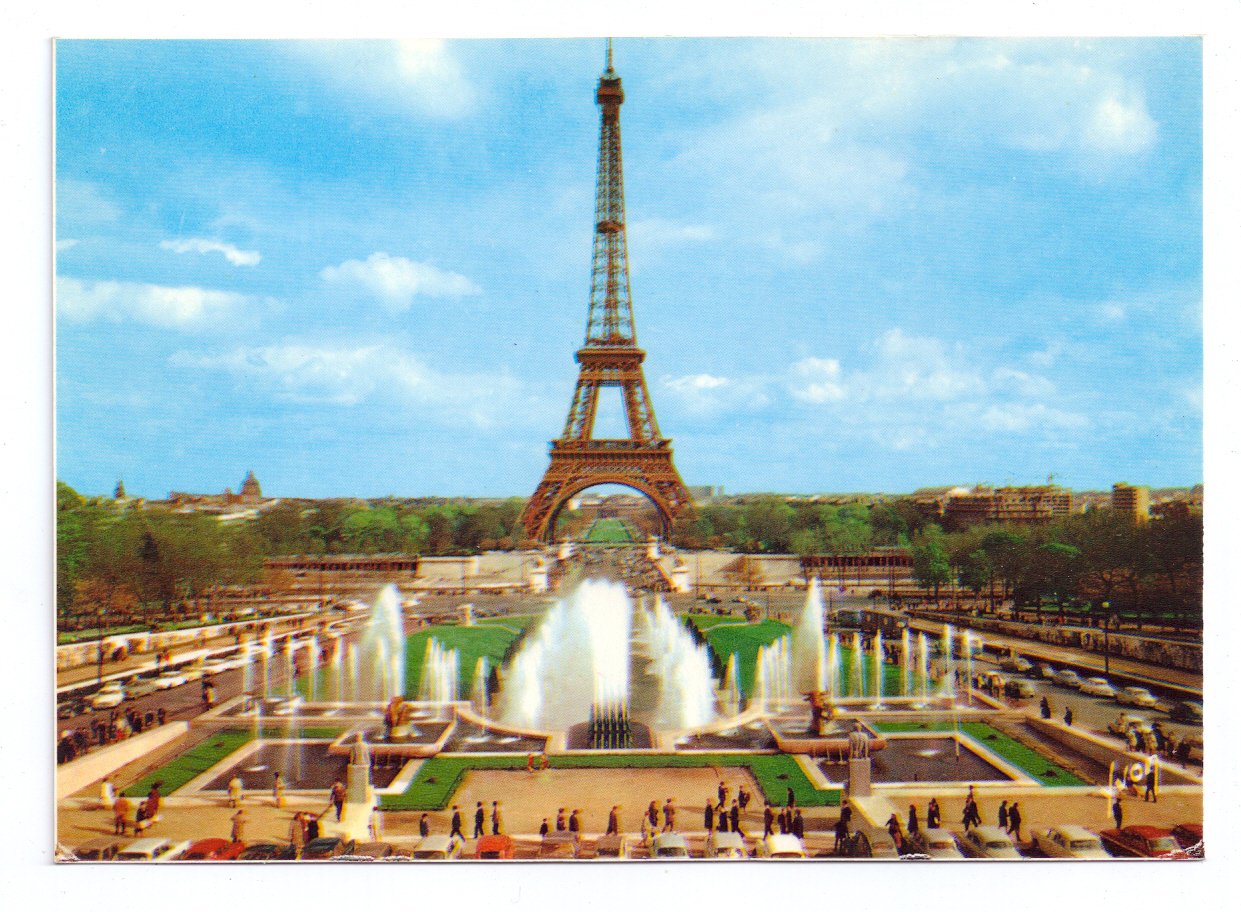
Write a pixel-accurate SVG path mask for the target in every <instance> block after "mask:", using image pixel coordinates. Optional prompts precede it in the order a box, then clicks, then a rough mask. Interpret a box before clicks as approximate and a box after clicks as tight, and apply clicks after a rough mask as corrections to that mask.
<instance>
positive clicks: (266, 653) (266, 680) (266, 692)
mask: <svg viewBox="0 0 1241 912" xmlns="http://www.w3.org/2000/svg"><path fill="white" fill-rule="evenodd" d="M259 658H260V660H261V662H262V664H263V698H264V699H267V698H268V697H270V696H271V628H270V627H269V628H267V630H266V631H264V633H263V646H262V648H261V649H260V650H259Z"/></svg>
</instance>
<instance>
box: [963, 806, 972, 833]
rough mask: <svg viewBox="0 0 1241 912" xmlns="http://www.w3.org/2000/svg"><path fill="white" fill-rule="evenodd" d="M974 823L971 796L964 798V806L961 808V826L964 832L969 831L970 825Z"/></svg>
mask: <svg viewBox="0 0 1241 912" xmlns="http://www.w3.org/2000/svg"><path fill="white" fill-rule="evenodd" d="M973 825H974V802H973V799H972V798H966V799H965V807H964V808H962V809H961V826H963V827H964V828H965V832H967V833H968V832H969V831H970V827H972V826H973Z"/></svg>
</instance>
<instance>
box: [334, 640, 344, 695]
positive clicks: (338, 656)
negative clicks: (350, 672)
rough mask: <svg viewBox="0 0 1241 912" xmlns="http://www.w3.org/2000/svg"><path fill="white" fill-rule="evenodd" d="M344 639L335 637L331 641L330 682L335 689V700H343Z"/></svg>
mask: <svg viewBox="0 0 1241 912" xmlns="http://www.w3.org/2000/svg"><path fill="white" fill-rule="evenodd" d="M344 645H345V643H344V640H342V639H341V638H340V637H336V639H334V640H333V641H332V683H333V685H334V689H335V691H336V702H337V703H344V702H345V649H344Z"/></svg>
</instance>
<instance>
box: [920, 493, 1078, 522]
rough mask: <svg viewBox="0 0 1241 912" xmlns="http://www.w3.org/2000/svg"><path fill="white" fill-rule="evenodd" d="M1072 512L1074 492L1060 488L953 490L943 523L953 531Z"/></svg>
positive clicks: (945, 506)
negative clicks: (985, 524)
mask: <svg viewBox="0 0 1241 912" xmlns="http://www.w3.org/2000/svg"><path fill="white" fill-rule="evenodd" d="M1072 511H1073V492H1072V491H1070V490H1068V489H1067V488H1062V487H1059V486H1058V485H1031V486H1028V487H1010V488H994V489H992V488H985V487H976V488H974V489H973V490H971V491H962V490H960V489H954V490H952V491H950V492H949V493H948V494H947V496H946V502H945V504H944V520H945V522H946V523H947V524H948V525H949V526H951V527H953V528H958V529H960V528H965V527H967V526H976V525H982V524H984V523H1018V524H1026V523H1041V522H1050V521H1051V520H1052V519H1055V518H1056V517H1057V516H1066V515H1068V514H1069V513H1071V512H1072Z"/></svg>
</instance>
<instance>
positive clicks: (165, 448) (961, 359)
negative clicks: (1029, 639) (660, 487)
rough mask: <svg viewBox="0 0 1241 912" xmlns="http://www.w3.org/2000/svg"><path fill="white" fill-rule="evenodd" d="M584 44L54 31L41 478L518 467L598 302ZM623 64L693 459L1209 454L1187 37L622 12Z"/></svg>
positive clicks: (657, 392)
mask: <svg viewBox="0 0 1241 912" xmlns="http://www.w3.org/2000/svg"><path fill="white" fill-rule="evenodd" d="M602 64H603V45H602V42H600V41H570V40H521V41H513V40H510V41H455V42H448V43H440V42H413V43H397V42H326V41H315V42H267V41H245V42H228V41H193V42H183V41H60V42H58V43H57V47H56V66H57V71H56V103H57V111H56V131H57V132H56V139H57V149H56V193H57V198H56V217H57V233H56V246H57V261H56V276H57V279H56V288H57V311H56V333H57V339H56V346H57V348H56V354H57V404H56V417H57V431H56V442H57V476H58V477H59V478H60V479H62V480H63V481H65V482H67V483H68V484H70V485H72V486H74V487H75V488H77V489H78V490H80V491H82V492H83V493H87V494H103V493H110V492H111V490H112V488H113V487H114V485H115V484H116V481H117V479H120V478H123V479H124V481H125V486H126V489H127V490H128V491H129V493H131V494H134V495H140V496H145V497H150V498H158V497H163V496H165V495H166V494H167V493H168V491H170V490H183V491H195V492H217V491H220V490H222V489H223V488H224V487H225V486H229V487H233V488H234V489H235V488H236V486H237V485H238V484H239V482H240V480H241V478H242V476H243V475H244V474H245V472H246V470H247V469H253V470H254V472H255V474H256V475H257V476H258V477H259V479H260V480H261V482H262V484H263V489H264V493H266V494H269V495H272V496H284V497H327V496H358V497H376V496H384V495H387V494H395V495H397V496H410V497H412V496H441V495H462V496H522V497H524V496H528V495H529V494H530V493H531V492H532V491H533V490H534V486H535V484H536V483H537V481H538V479H539V477H540V475H541V473H542V471H543V469H544V468H545V466H546V461H547V443H548V441H549V440H550V439H551V438H552V437H554V436H556V435H558V434H559V433H560V430H561V428H562V426H563V422H564V416H565V413H566V411H567V409H568V406H569V397H570V395H571V394H572V390H573V384H574V380H575V379H576V373H577V371H576V365H575V364H574V362H573V357H572V355H573V351H574V350H575V349H576V348H577V347H578V346H579V345H580V344H581V341H582V334H583V330H584V327H585V320H586V304H587V299H588V293H589V280H590V243H591V234H592V225H591V220H592V215H593V201H594V177H595V156H596V153H597V140H598V132H597V131H598V109H597V108H596V106H595V105H594V102H593V91H594V85H595V80H596V78H597V76H598V74H599V72H600V70H601V69H602ZM616 66H617V70H618V72H619V74H620V75H621V77H622V78H623V80H624V86H625V92H626V103H625V105H624V107H623V109H622V114H621V120H622V132H623V141H624V151H625V181H626V188H625V189H626V203H627V211H628V218H629V222H628V232H629V245H630V268H631V276H632V283H633V300H634V307H635V316H636V323H637V333H638V340H639V343H640V344H641V345H642V346H643V348H645V349H646V351H647V361H646V375H647V380H648V383H649V385H650V387H651V395H652V397H653V400H654V405H655V410H656V414H657V415H658V419H659V423H660V427H661V430H662V431H663V432H664V433H665V434H666V435H667V436H669V437H671V438H673V441H674V447H675V453H676V463H677V466H678V468H679V469H680V472H681V475H682V476H683V477H684V479H685V480H686V482H687V483H688V484H690V485H716V486H723V487H724V488H725V489H726V490H727V491H729V492H741V491H781V492H805V493H813V492H828V491H835V492H844V491H871V492H879V491H884V492H890V493H906V492H909V491H912V490H914V489H916V488H919V487H925V486H934V485H951V484H965V485H968V484H973V483H975V482H989V483H991V484H995V485H1002V484H1038V483H1042V482H1044V481H1045V480H1046V478H1047V477H1048V475H1049V474H1051V473H1054V476H1055V481H1056V483H1057V484H1062V485H1064V486H1066V487H1069V488H1072V489H1075V490H1101V489H1106V488H1109V487H1110V486H1111V484H1112V483H1113V482H1115V481H1128V482H1130V483H1133V484H1146V485H1150V486H1152V487H1156V488H1158V487H1188V486H1191V485H1194V484H1197V483H1200V482H1201V480H1202V471H1203V470H1202V458H1203V457H1202V234H1201V217H1202V138H1201V137H1202V76H1201V42H1200V41H1199V40H1198V39H1108V40H1097V39H1092V40H1088V41H1087V40H1068V39H1047V40H1030V39H1009V40H982V39H966V40H929V39H922V40H844V39H832V40H779V39H767V40H715V39H711V40H708V39H700V40H672V39H649V40H647V39H631V40H622V41H618V42H617V43H616ZM609 417H610V418H611V419H612V420H613V421H615V418H616V417H617V415H616V414H615V413H614V414H613V415H611V416H604V422H603V425H602V426H601V427H598V428H597V429H596V433H597V435H599V436H607V434H608V427H609V424H608V423H607V419H608V418H609ZM611 426H612V427H615V425H614V424H613V425H611Z"/></svg>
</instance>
